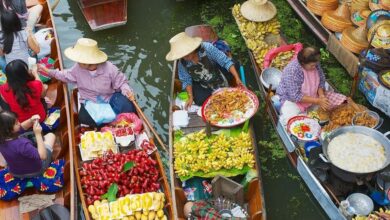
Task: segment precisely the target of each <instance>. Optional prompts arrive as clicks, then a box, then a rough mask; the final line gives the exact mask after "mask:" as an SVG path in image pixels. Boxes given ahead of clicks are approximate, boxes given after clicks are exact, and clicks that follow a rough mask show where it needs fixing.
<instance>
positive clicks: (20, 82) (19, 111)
mask: <svg viewBox="0 0 390 220" xmlns="http://www.w3.org/2000/svg"><path fill="white" fill-rule="evenodd" d="M5 72H6V76H7V83H6V84H4V85H1V86H0V98H1V99H2V101H3V102H5V104H6V106H4V105H3V106H1V107H2V108H3V109H8V110H10V111H12V112H14V113H15V114H16V115H17V118H18V121H26V120H27V119H29V118H31V116H33V115H39V117H40V122H43V121H44V120H45V118H46V110H45V104H46V103H45V101H44V99H43V97H44V96H45V89H44V86H43V84H42V82H41V80H40V78H39V76H38V74H37V73H36V72H30V71H29V69H28V66H27V64H26V63H25V62H23V61H22V60H14V61H12V62H10V63H9V64H8V65H7V66H6V68H5Z"/></svg>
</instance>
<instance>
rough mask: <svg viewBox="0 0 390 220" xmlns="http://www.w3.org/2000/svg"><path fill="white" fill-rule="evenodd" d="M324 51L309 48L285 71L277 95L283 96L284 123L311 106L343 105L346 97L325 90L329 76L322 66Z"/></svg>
mask: <svg viewBox="0 0 390 220" xmlns="http://www.w3.org/2000/svg"><path fill="white" fill-rule="evenodd" d="M320 58H321V53H320V51H319V50H318V49H317V48H313V47H306V48H304V49H303V50H301V51H300V52H299V53H298V56H297V59H295V60H292V61H291V62H290V63H289V64H288V65H287V66H286V67H285V68H284V70H283V74H282V79H281V82H280V84H279V87H278V88H277V89H276V94H278V95H279V96H280V102H281V103H282V107H281V109H280V114H281V122H282V124H286V123H287V122H288V119H290V118H291V117H293V116H295V115H298V114H301V113H304V112H305V111H306V110H307V109H308V108H309V107H310V106H312V105H319V106H320V107H321V108H322V109H324V110H330V109H332V108H334V107H335V106H337V105H340V104H341V103H343V102H344V101H345V100H346V97H345V96H344V95H341V94H337V93H334V92H327V91H325V75H324V72H323V71H322V69H321V67H320V64H319V62H320V60H321V59H320Z"/></svg>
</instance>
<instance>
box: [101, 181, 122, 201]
mask: <svg viewBox="0 0 390 220" xmlns="http://www.w3.org/2000/svg"><path fill="white" fill-rule="evenodd" d="M117 193H118V185H117V184H116V183H112V184H111V185H110V187H109V188H108V191H107V193H106V194H104V195H102V196H101V197H100V198H101V199H107V200H108V201H109V202H113V201H115V200H116V194H117Z"/></svg>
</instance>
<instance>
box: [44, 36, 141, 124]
mask: <svg viewBox="0 0 390 220" xmlns="http://www.w3.org/2000/svg"><path fill="white" fill-rule="evenodd" d="M64 54H65V56H66V57H68V58H69V59H71V60H73V61H75V62H76V64H74V65H73V67H71V68H70V69H66V70H63V71H59V70H49V69H47V68H46V67H45V66H43V65H38V68H39V70H42V71H44V72H47V74H48V75H49V76H50V77H54V78H56V79H58V80H60V81H62V82H66V83H74V84H76V85H77V87H78V90H79V94H80V102H81V107H80V111H79V122H80V123H81V124H85V125H89V126H92V127H97V123H96V122H95V121H94V120H93V118H92V117H91V115H90V113H89V112H88V111H87V110H86V108H85V102H86V101H92V102H95V103H96V102H100V103H101V102H103V103H109V104H110V106H111V108H112V110H113V111H114V112H115V114H120V113H125V112H135V107H134V105H133V103H132V101H133V100H134V94H133V90H132V89H131V88H130V86H129V84H128V80H127V79H126V76H125V75H124V74H123V73H122V72H121V71H120V70H119V69H118V68H117V67H116V66H115V65H114V64H112V63H111V62H110V61H107V54H105V53H104V52H103V51H101V50H100V49H99V48H98V46H97V42H96V41H95V40H92V39H89V38H80V39H78V40H77V43H76V45H75V46H73V47H70V48H67V49H66V50H65V51H64Z"/></svg>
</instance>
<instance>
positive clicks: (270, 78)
mask: <svg viewBox="0 0 390 220" xmlns="http://www.w3.org/2000/svg"><path fill="white" fill-rule="evenodd" d="M281 79H282V71H280V70H279V69H277V68H274V67H269V68H266V69H264V70H263V72H262V73H261V76H260V81H261V83H262V84H263V86H264V87H265V88H267V89H268V88H269V86H270V85H272V90H276V88H278V86H279V83H280V80H281Z"/></svg>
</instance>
